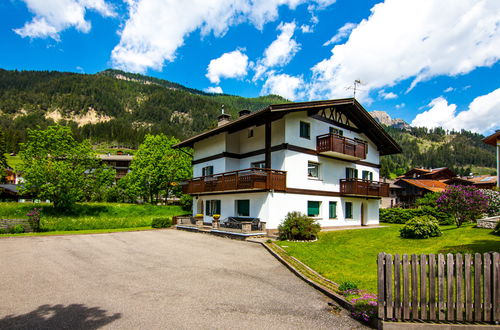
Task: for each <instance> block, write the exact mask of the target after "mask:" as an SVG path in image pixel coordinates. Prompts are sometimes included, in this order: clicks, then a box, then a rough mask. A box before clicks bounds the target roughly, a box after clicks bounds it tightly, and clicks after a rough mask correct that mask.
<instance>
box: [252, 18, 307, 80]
mask: <svg viewBox="0 0 500 330" xmlns="http://www.w3.org/2000/svg"><path fill="white" fill-rule="evenodd" d="M295 28H296V24H295V22H290V23H281V24H280V25H279V26H278V30H280V31H281V33H280V34H279V35H278V37H277V38H276V39H275V40H274V41H273V42H272V43H271V44H270V45H269V47H267V48H266V50H265V51H264V57H263V58H262V59H260V60H259V61H257V64H256V66H255V76H254V78H253V80H254V81H255V80H257V79H259V78H260V77H261V76H262V75H263V74H264V73H265V72H266V71H267V70H268V69H269V68H272V67H276V66H285V65H287V64H288V63H289V62H290V61H291V60H292V58H293V57H294V56H295V54H296V53H297V52H298V51H299V50H300V44H298V43H297V41H295V40H294V39H293V38H292V37H293V34H294V32H295Z"/></svg>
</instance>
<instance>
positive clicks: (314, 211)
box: [307, 201, 321, 217]
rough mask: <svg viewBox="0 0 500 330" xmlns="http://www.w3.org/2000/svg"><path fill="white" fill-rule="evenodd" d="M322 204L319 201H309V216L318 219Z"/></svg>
mask: <svg viewBox="0 0 500 330" xmlns="http://www.w3.org/2000/svg"><path fill="white" fill-rule="evenodd" d="M320 204H321V202H318V201H307V216H308V217H317V216H319V206H320Z"/></svg>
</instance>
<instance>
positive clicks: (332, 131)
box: [330, 127, 344, 135]
mask: <svg viewBox="0 0 500 330" xmlns="http://www.w3.org/2000/svg"><path fill="white" fill-rule="evenodd" d="M330 134H337V135H344V131H343V130H341V129H338V128H335V127H330Z"/></svg>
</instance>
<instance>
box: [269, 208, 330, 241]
mask: <svg viewBox="0 0 500 330" xmlns="http://www.w3.org/2000/svg"><path fill="white" fill-rule="evenodd" d="M320 230H321V227H320V225H319V224H318V223H317V222H316V221H315V220H314V219H312V218H309V217H308V216H307V215H305V214H303V213H300V212H288V214H287V215H286V217H285V220H283V222H282V223H281V224H280V225H279V226H278V232H279V239H280V240H301V241H302V240H303V241H307V240H313V239H315V238H316V237H317V235H318V233H319V231H320Z"/></svg>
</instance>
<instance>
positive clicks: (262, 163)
mask: <svg viewBox="0 0 500 330" xmlns="http://www.w3.org/2000/svg"><path fill="white" fill-rule="evenodd" d="M250 166H251V167H255V168H266V162H264V161H261V162H254V163H252V164H250Z"/></svg>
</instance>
